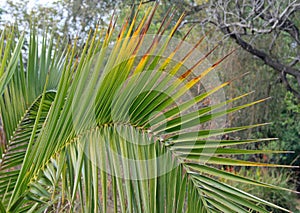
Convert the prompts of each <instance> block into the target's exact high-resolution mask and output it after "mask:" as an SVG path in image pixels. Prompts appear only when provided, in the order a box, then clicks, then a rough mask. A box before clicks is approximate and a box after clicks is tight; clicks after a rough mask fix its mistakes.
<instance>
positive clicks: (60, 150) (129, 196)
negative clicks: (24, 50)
mask: <svg viewBox="0 0 300 213" xmlns="http://www.w3.org/2000/svg"><path fill="white" fill-rule="evenodd" d="M156 7H157V5H155V6H154V7H153V8H149V9H148V10H147V11H146V12H145V14H144V15H143V16H142V17H139V16H138V13H137V14H135V16H134V18H133V20H132V21H131V22H129V20H125V22H124V24H123V26H122V27H121V29H120V32H119V34H118V35H117V37H116V40H115V42H113V46H110V44H111V43H112V42H111V40H112V39H113V38H114V33H113V32H114V30H115V28H116V23H115V21H114V18H112V20H111V23H110V25H109V28H108V30H107V31H106V33H105V35H104V36H102V32H103V31H101V30H98V29H96V31H95V33H94V35H93V36H92V35H91V34H90V36H89V38H88V39H87V41H86V45H85V47H84V49H83V50H82V51H80V55H78V54H79V53H78V50H77V49H76V42H75V44H74V47H71V46H68V48H67V49H66V51H56V52H55V53H54V54H52V53H53V51H52V42H51V45H50V48H49V49H47V48H46V39H45V40H44V41H43V48H42V53H41V55H40V60H38V53H37V51H38V48H37V41H36V39H35V35H33V36H32V38H31V44H30V51H29V58H28V64H27V71H26V72H24V66H23V64H22V63H21V66H15V67H14V68H15V69H14V70H12V71H10V70H7V72H14V73H13V75H12V74H11V73H10V75H12V80H11V81H9V82H8V83H6V88H5V90H4V93H3V97H2V99H1V112H2V116H3V123H4V127H8V130H7V131H6V134H7V136H8V138H9V140H8V142H7V144H6V145H5V148H4V149H2V152H3V156H2V159H1V164H0V183H1V188H0V193H1V195H2V200H1V202H0V208H1V209H2V210H3V211H4V210H5V211H10V212H22V211H25V212H27V211H31V212H37V211H38V212H42V211H45V210H48V211H52V210H53V211H54V210H58V209H63V210H66V211H74V212H77V211H82V212H99V211H102V212H109V211H115V212H117V211H122V212H127V211H128V212H182V211H187V212H248V211H249V210H254V211H258V212H267V211H266V210H265V208H264V207H265V206H271V207H275V208H280V209H282V208H281V207H279V206H276V205H275V204H271V203H269V202H267V201H265V200H262V199H260V198H257V197H255V196H252V195H250V194H248V193H246V192H243V191H241V190H239V189H237V188H234V187H232V186H230V185H228V184H226V183H223V182H222V180H223V179H228V180H234V181H240V182H243V183H248V184H254V185H258V186H262V187H274V188H279V187H276V186H271V185H268V184H265V183H261V182H257V181H254V180H250V179H248V178H246V177H240V176H238V175H235V174H232V173H228V172H225V171H223V170H222V169H221V167H219V166H218V165H238V166H278V165H269V164H263V163H254V162H247V161H242V160H236V159H231V158H228V157H227V156H228V155H234V154H253V153H266V154H269V153H274V151H261V150H239V149H235V148H229V147H230V146H235V145H238V144H244V143H251V142H258V141H262V140H251V139H248V140H220V139H219V136H221V135H223V134H224V133H230V132H235V131H240V130H244V129H248V128H252V127H255V126H259V125H253V126H245V127H232V128H216V129H212V130H205V129H203V127H204V126H205V125H204V124H206V123H209V122H212V121H213V120H214V119H218V118H221V119H223V118H224V116H226V114H228V113H231V112H234V111H237V110H240V109H242V108H245V107H248V106H251V105H253V104H256V103H259V102H261V101H263V100H260V101H257V102H254V103H250V104H246V105H242V106H237V107H234V108H231V109H225V108H224V106H226V104H227V103H229V102H233V101H235V100H237V99H240V98H242V97H244V96H245V95H242V96H240V97H237V98H234V99H231V100H227V101H223V102H219V103H216V104H214V105H209V106H206V107H201V108H199V107H195V106H197V105H199V103H201V101H203V100H205V99H206V98H208V97H211V96H212V95H214V94H216V93H217V92H218V91H220V90H221V89H222V88H223V87H225V86H226V85H228V84H229V83H230V82H226V83H224V84H221V85H219V86H216V87H215V88H213V89H211V90H209V91H207V92H203V93H201V94H200V95H194V96H193V98H187V99H186V98H185V97H186V96H185V94H187V93H189V92H190V90H191V88H193V87H194V86H195V85H196V84H198V83H199V82H200V81H201V80H203V79H204V78H205V77H206V76H207V75H208V74H209V72H210V71H211V70H213V69H214V68H215V67H216V66H217V65H218V64H219V63H220V62H221V61H222V60H223V59H221V60H220V61H217V62H216V63H214V64H213V65H211V66H208V67H207V68H206V69H205V70H204V71H203V72H201V73H200V74H196V75H194V76H193V73H195V72H194V71H195V70H196V69H197V67H199V65H200V64H202V63H203V61H204V60H205V59H206V57H207V56H208V55H209V54H210V53H208V54H206V55H204V56H203V57H202V58H200V59H199V60H198V61H197V62H196V63H195V64H194V65H193V66H191V68H185V67H184V63H185V61H187V60H188V59H189V57H191V56H192V55H193V54H192V53H193V52H194V51H195V50H196V48H197V46H198V45H199V44H200V43H201V40H202V39H201V40H200V42H199V43H197V44H196V45H195V46H194V47H193V48H191V50H190V51H187V53H186V54H185V55H184V56H183V58H182V60H180V61H179V62H178V61H177V62H176V61H175V62H174V60H173V59H174V57H175V55H176V54H177V53H178V52H180V50H181V47H182V44H183V43H184V42H183V40H184V39H185V38H186V36H187V35H186V36H184V38H183V40H182V41H181V42H178V43H177V45H176V47H175V48H174V47H173V49H172V48H171V47H170V44H171V41H172V39H173V35H174V33H175V32H176V30H177V28H178V27H179V25H180V23H181V21H182V20H183V16H182V17H180V18H179V20H178V22H177V23H176V24H175V27H174V28H173V29H171V30H170V32H169V30H167V29H168V28H169V25H170V23H171V21H172V18H173V14H171V15H170V14H169V13H168V14H167V15H166V17H165V18H164V19H163V21H162V24H161V27H160V28H159V30H158V32H157V33H156V34H155V35H152V36H149V35H147V32H148V30H149V27H150V24H151V21H152V18H153V16H154V13H155V10H156ZM138 20H139V21H138ZM166 32H168V33H166ZM187 34H188V33H187ZM164 35H165V36H164ZM149 39H150V42H149ZM147 42H149V43H147ZM145 44H147V48H146V49H145V48H144V47H145ZM170 48H171V49H172V51H171V52H169V53H168V57H165V58H164V57H162V55H163V54H165V52H167V51H168V50H170ZM77 58H79V60H78V59H77ZM15 60H16V59H15ZM21 62H22V61H21ZM37 70H38V71H37ZM37 79H40V80H39V81H37ZM51 89H52V90H51ZM246 95H248V94H246ZM24 97H25V98H24ZM8 103H9V104H10V106H13V108H14V107H16V112H17V113H14V112H13V111H12V110H11V109H10V108H9V107H8ZM19 103H23V104H22V105H21V106H22V107H17V106H18V104H19ZM10 116H12V117H10ZM225 147H226V148H225ZM213 165H216V166H213ZM224 197H226V199H224ZM282 210H285V209H282Z"/></svg>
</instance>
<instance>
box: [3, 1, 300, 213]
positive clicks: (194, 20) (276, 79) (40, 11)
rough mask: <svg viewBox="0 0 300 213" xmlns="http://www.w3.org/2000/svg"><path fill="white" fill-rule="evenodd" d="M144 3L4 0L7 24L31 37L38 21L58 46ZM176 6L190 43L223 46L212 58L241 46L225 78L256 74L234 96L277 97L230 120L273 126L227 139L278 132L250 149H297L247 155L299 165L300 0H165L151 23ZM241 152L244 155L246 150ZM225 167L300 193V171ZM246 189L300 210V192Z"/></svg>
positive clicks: (240, 82)
mask: <svg viewBox="0 0 300 213" xmlns="http://www.w3.org/2000/svg"><path fill="white" fill-rule="evenodd" d="M153 2H154V0H144V1H142V2H141V10H140V11H139V12H140V13H143V11H144V10H145V9H146V8H148V7H149V6H151V5H153ZM139 4H140V1H139V0H101V1H98V0H56V1H50V0H22V1H17V0H6V1H5V0H2V1H1V2H0V29H3V28H4V26H5V25H15V26H17V27H18V28H19V31H24V32H25V34H27V35H28V34H29V32H30V29H31V25H32V24H33V23H34V24H35V26H37V27H38V29H37V33H38V34H40V35H42V34H44V33H45V32H47V33H49V34H52V36H54V37H55V42H56V45H59V44H60V42H63V41H68V42H72V41H73V40H74V39H75V38H76V37H78V39H79V40H80V41H83V40H84V39H85V38H86V37H87V35H88V33H89V31H90V29H91V30H93V29H94V28H95V26H96V25H98V26H99V27H100V28H105V27H107V25H108V24H109V21H110V17H111V15H112V14H113V13H114V12H115V13H116V14H119V19H118V20H119V22H120V23H122V20H123V19H124V18H125V17H127V16H128V15H130V14H131V16H132V14H133V13H134V12H135V11H136V10H137V7H138V6H139ZM170 8H171V9H174V10H175V11H176V12H175V13H174V20H177V19H176V17H179V16H180V15H181V14H182V13H183V12H185V14H186V16H185V19H184V21H183V23H182V24H181V26H180V27H179V30H178V32H177V33H176V35H175V36H176V37H178V38H181V37H183V35H184V34H185V33H186V32H187V31H188V30H189V28H190V27H191V26H193V30H192V31H191V33H190V35H189V38H188V40H187V41H188V42H189V43H191V44H195V43H196V42H197V41H198V40H199V38H201V37H202V36H204V35H205V34H206V37H205V40H204V42H203V44H202V45H200V47H199V50H200V51H201V52H203V53H205V52H208V51H209V50H210V49H212V48H213V47H214V46H216V45H217V44H218V45H219V47H218V48H217V49H216V50H215V51H214V54H213V55H212V56H211V58H210V60H211V61H215V60H216V59H219V58H222V57H224V56H225V55H226V54H227V53H229V52H230V51H231V50H232V49H235V50H236V51H235V53H234V54H233V55H232V56H230V59H228V60H226V61H225V62H223V63H222V65H221V66H220V67H218V70H217V73H218V75H219V78H220V79H221V80H222V81H228V80H231V79H234V78H236V77H237V76H241V75H243V74H244V73H246V72H249V73H248V74H247V75H246V76H244V77H242V78H238V79H237V80H234V81H233V83H232V84H231V85H230V86H229V87H227V88H226V90H225V93H226V96H227V97H228V98H233V97H236V96H239V95H241V94H243V93H246V92H251V91H255V92H254V93H253V94H252V95H250V96H248V97H246V98H244V99H243V100H242V101H241V102H243V103H246V102H250V101H254V100H258V99H261V98H266V97H271V98H270V99H268V100H267V101H265V102H264V103H263V104H259V105H254V106H251V107H250V108H247V109H246V110H242V111H239V112H237V113H235V114H232V115H230V116H229V117H228V119H227V125H228V126H241V125H248V124H255V123H265V122H271V124H270V125H267V126H264V127H260V128H257V129H252V130H248V131H244V132H239V133H235V134H233V135H225V136H224V137H225V138H228V139H230V138H239V137H241V138H246V137H247V138H258V137H259V138H278V140H274V141H271V142H268V143H260V144H255V145H251V146H252V147H245V145H244V148H262V149H274V150H293V151H294V152H295V153H294V154H281V155H274V156H263V155H253V156H247V159H248V160H249V159H250V160H253V161H254V160H258V161H263V162H271V163H277V164H287V165H295V166H299V165H300V30H299V28H300V0H293V1H292V0H242V1H241V0H161V1H160V7H159V8H158V11H157V13H156V15H155V16H156V17H155V20H157V26H156V24H155V22H154V24H153V25H152V26H151V30H152V31H153V33H155V31H156V30H157V29H158V27H159V23H160V21H161V20H162V19H163V18H164V16H165V14H166V13H167V11H168V10H169V9H170ZM132 17H133V16H132ZM119 26H121V24H119ZM64 38H65V40H63V39H64ZM79 43H80V42H79ZM27 45H28V42H27V43H26V42H25V45H24V49H23V51H27V48H26V47H27ZM81 45H82V44H81ZM25 65H26V63H25ZM207 101H209V100H207ZM0 125H1V123H0ZM0 140H1V141H0V145H1V143H2V142H3V140H5V137H4V135H3V132H1V131H0ZM253 146H254V147H253ZM239 158H241V159H243V158H245V156H239ZM224 169H226V170H228V171H230V172H235V173H241V174H244V175H247V176H248V177H251V178H253V179H256V180H260V181H265V182H268V183H271V184H274V185H280V186H283V187H287V188H290V189H294V190H298V191H300V175H299V174H300V172H299V169H294V170H293V171H292V170H291V169H268V168H251V169H250V168H224ZM232 184H233V183H232ZM234 184H237V183H234ZM239 187H242V188H243V189H244V190H246V191H249V192H251V193H253V194H255V195H258V196H260V197H263V198H265V199H266V200H269V201H272V202H274V203H277V204H278V205H281V206H283V207H286V208H289V209H291V210H294V211H295V212H297V211H298V212H300V210H299V209H300V207H299V206H300V201H299V197H298V198H297V195H296V194H295V193H289V192H283V191H276V190H269V189H266V188H253V186H252V187H251V188H250V187H249V186H248V185H243V184H239ZM297 208H298V210H297Z"/></svg>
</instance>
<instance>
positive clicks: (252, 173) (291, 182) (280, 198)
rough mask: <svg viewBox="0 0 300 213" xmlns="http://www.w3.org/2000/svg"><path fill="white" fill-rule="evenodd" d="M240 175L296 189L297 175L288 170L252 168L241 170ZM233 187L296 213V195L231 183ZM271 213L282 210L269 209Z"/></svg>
mask: <svg viewBox="0 0 300 213" xmlns="http://www.w3.org/2000/svg"><path fill="white" fill-rule="evenodd" d="M238 174H240V175H243V176H247V177H251V178H252V179H254V180H257V181H261V182H265V183H269V184H272V185H276V186H280V187H284V188H287V187H289V188H291V187H292V188H295V176H294V175H295V174H294V173H291V172H290V171H287V170H284V169H282V170H278V169H275V170H274V169H270V168H250V169H241V170H240V171H239V172H238ZM231 184H232V185H234V186H235V187H238V188H240V189H242V190H245V191H246V192H249V193H251V194H254V195H255V196H259V197H261V196H263V197H265V198H266V199H267V200H268V201H270V202H274V203H275V202H276V203H278V204H279V205H280V206H283V207H284V208H287V209H290V210H291V211H292V212H296V211H297V209H296V198H297V196H296V194H295V193H291V192H287V191H282V190H276V189H267V188H262V187H255V186H250V185H248V184H243V183H237V182H231ZM268 210H269V211H270V212H274V213H277V212H278V213H280V212H282V211H281V210H278V209H274V208H268Z"/></svg>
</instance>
